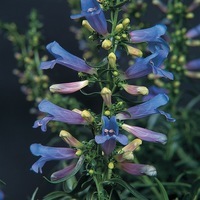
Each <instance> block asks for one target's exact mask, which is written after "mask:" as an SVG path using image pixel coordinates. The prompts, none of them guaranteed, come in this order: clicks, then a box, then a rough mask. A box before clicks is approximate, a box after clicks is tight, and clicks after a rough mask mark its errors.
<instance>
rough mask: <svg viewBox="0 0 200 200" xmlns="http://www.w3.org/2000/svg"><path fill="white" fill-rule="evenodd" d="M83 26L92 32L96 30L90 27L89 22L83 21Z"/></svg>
mask: <svg viewBox="0 0 200 200" xmlns="http://www.w3.org/2000/svg"><path fill="white" fill-rule="evenodd" d="M82 26H84V27H85V28H86V29H88V30H89V31H90V32H93V31H94V29H93V28H92V27H91V26H90V24H89V22H88V21H87V20H83V21H82Z"/></svg>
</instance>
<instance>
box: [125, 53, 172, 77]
mask: <svg viewBox="0 0 200 200" xmlns="http://www.w3.org/2000/svg"><path fill="white" fill-rule="evenodd" d="M166 57H167V54H166V51H164V50H159V51H157V52H154V53H152V54H151V55H149V56H148V57H146V58H137V59H136V61H135V63H134V64H133V65H132V66H130V67H129V68H128V69H127V70H126V71H125V73H124V76H123V78H124V79H132V78H140V77H143V76H146V75H148V74H150V73H154V74H155V75H158V76H160V77H165V78H168V79H171V80H173V74H172V73H171V72H168V71H165V70H164V69H162V68H161V65H162V63H163V61H164V59H165V58H166Z"/></svg>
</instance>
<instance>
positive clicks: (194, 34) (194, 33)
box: [186, 24, 200, 39]
mask: <svg viewBox="0 0 200 200" xmlns="http://www.w3.org/2000/svg"><path fill="white" fill-rule="evenodd" d="M199 35H200V24H199V25H197V26H196V27H194V28H192V29H190V30H189V31H188V32H187V33H186V37H187V38H189V39H192V38H194V37H197V36H199Z"/></svg>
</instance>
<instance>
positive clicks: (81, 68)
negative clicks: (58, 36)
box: [40, 41, 95, 74]
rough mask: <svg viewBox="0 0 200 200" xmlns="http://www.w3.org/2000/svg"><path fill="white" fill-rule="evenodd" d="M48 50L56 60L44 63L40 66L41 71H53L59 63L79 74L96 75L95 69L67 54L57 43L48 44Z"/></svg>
mask: <svg viewBox="0 0 200 200" xmlns="http://www.w3.org/2000/svg"><path fill="white" fill-rule="evenodd" d="M46 48H47V50H48V51H49V53H51V54H52V55H53V56H54V57H55V58H56V59H55V60H51V61H45V62H42V63H41V65H40V68H41V69H49V68H51V69H52V68H53V67H54V65H55V64H56V63H57V64H61V65H64V66H66V67H68V68H70V69H73V70H75V71H78V72H85V73H87V74H94V73H95V69H93V68H91V67H90V66H89V65H87V64H86V63H85V61H84V60H82V59H80V58H78V57H77V56H74V55H72V54H70V53H69V52H67V51H66V50H64V49H63V48H62V47H61V46H60V45H59V44H58V43H57V42H55V41H54V42H52V43H50V44H48V45H47V47H46Z"/></svg>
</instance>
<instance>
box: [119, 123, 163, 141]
mask: <svg viewBox="0 0 200 200" xmlns="http://www.w3.org/2000/svg"><path fill="white" fill-rule="evenodd" d="M122 128H123V129H124V130H126V131H127V132H129V133H131V134H133V135H134V136H136V137H137V138H140V139H141V140H144V141H148V142H159V143H162V144H165V143H166V142H167V137H166V135H164V134H162V133H157V132H154V131H151V130H148V129H145V128H141V127H137V126H130V125H128V124H123V125H122Z"/></svg>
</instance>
